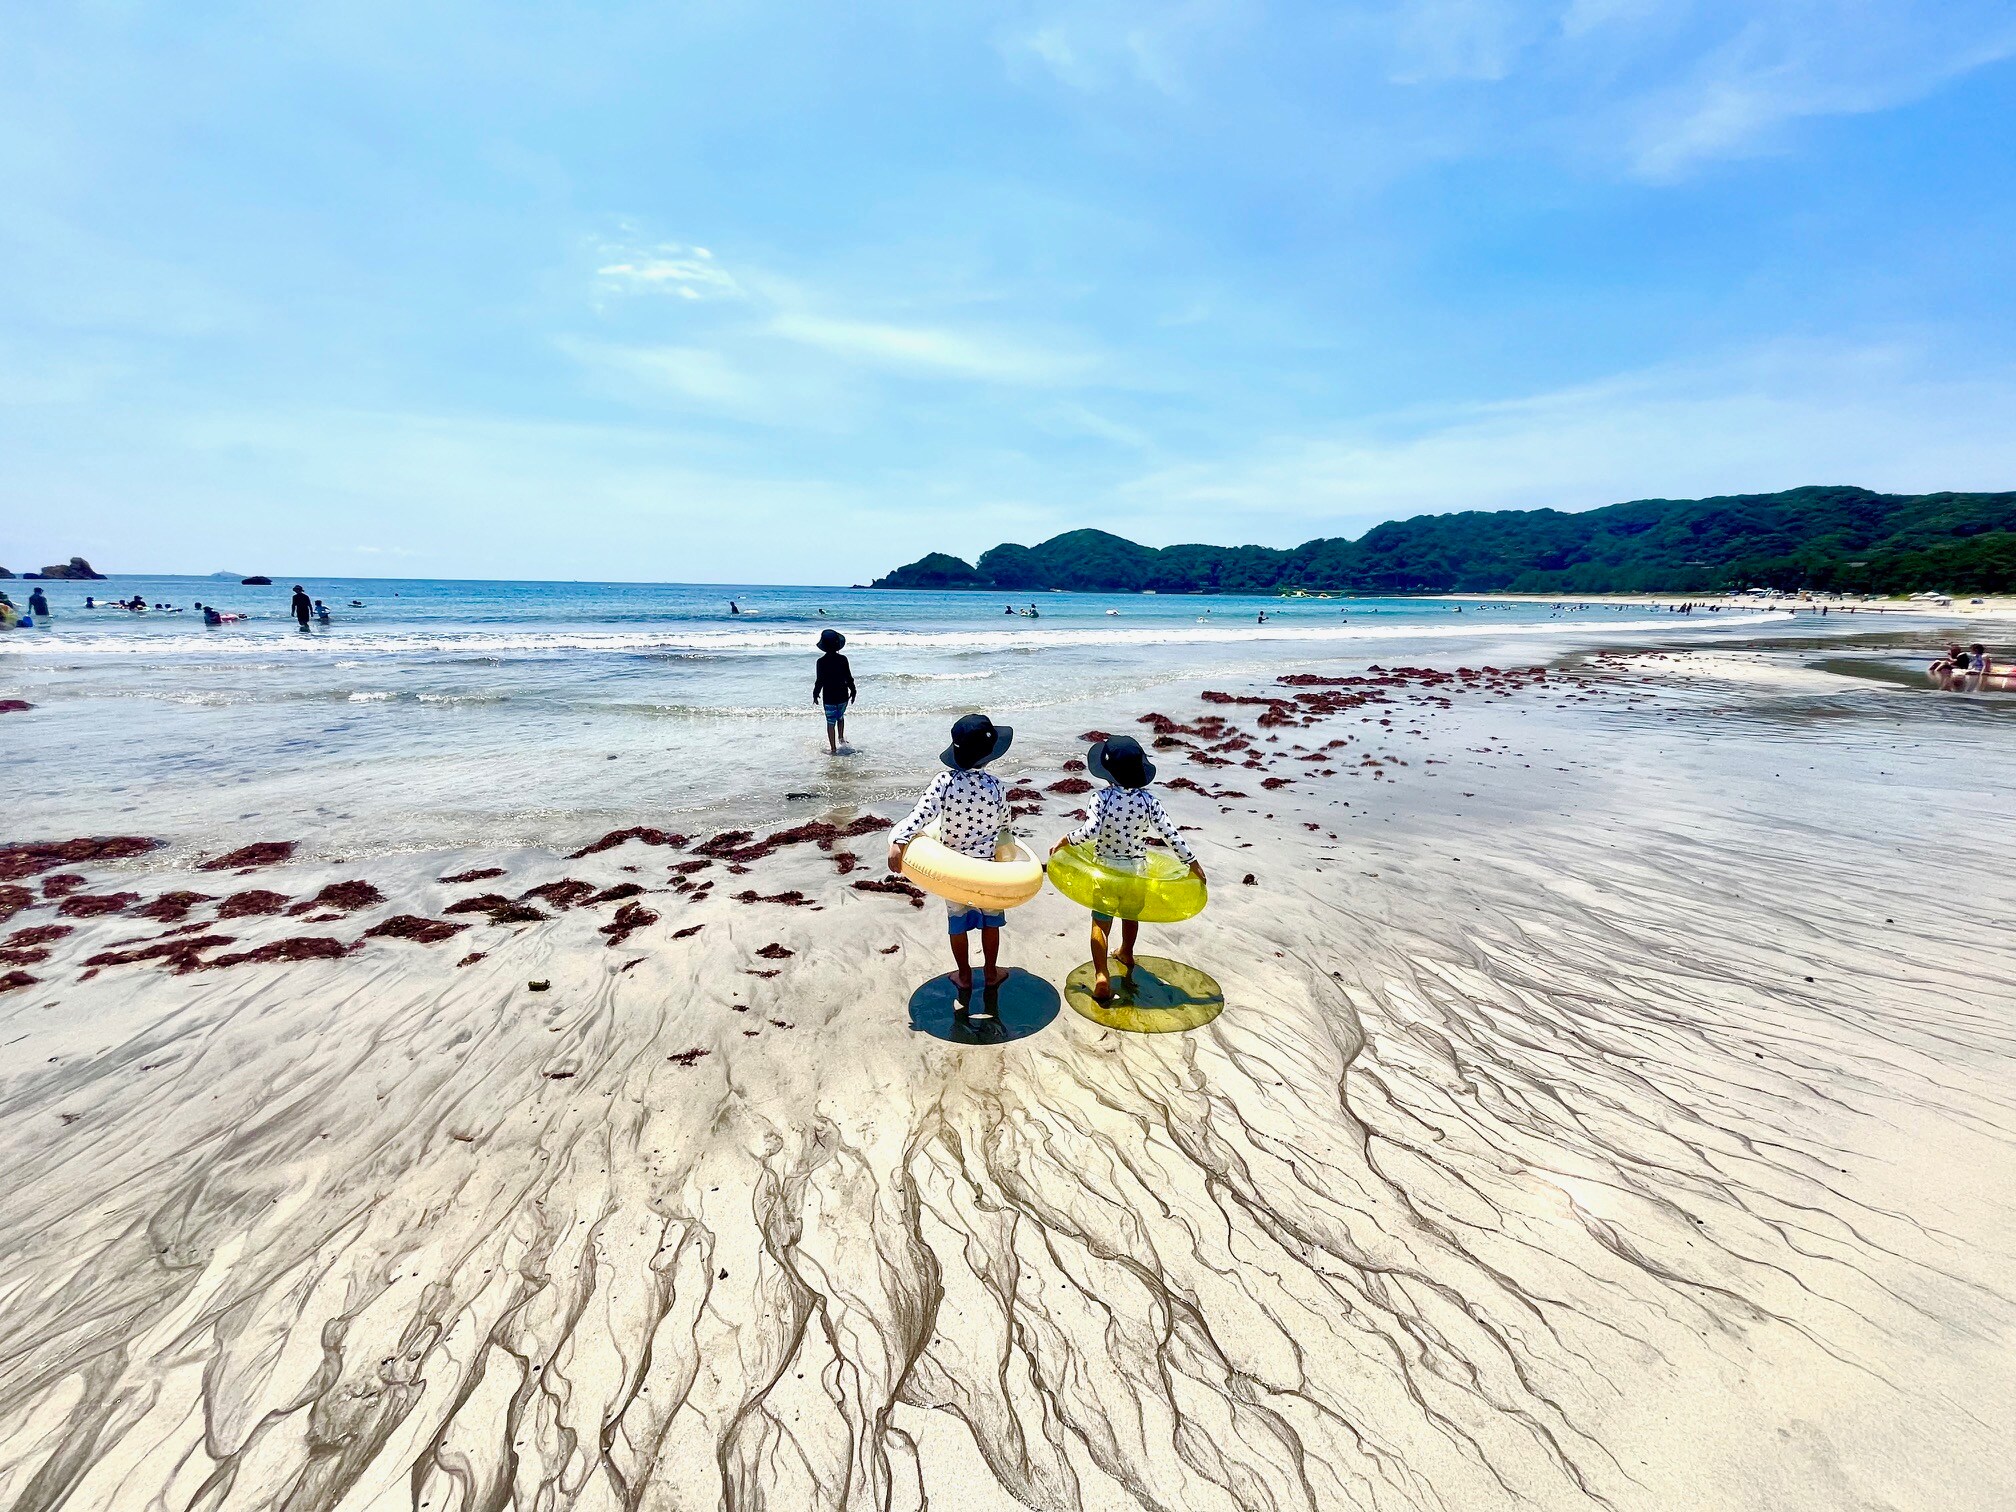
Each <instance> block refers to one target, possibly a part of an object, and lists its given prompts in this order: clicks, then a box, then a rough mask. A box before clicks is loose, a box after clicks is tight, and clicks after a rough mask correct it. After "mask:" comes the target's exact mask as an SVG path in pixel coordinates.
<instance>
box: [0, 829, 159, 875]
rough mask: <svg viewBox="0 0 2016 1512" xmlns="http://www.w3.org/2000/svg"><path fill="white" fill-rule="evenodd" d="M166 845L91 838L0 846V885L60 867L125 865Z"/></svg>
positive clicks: (133, 838)
mask: <svg viewBox="0 0 2016 1512" xmlns="http://www.w3.org/2000/svg"><path fill="white" fill-rule="evenodd" d="M165 843H166V842H165V841H161V840H149V839H147V838H146V837H145V836H143V835H90V836H85V837H83V838H81V839H77V840H39V841H27V842H24V843H22V844H19V845H0V882H18V881H20V880H21V879H22V878H23V877H33V876H37V875H39V874H40V873H42V872H45V871H53V870H55V869H56V868H57V867H59V866H76V865H79V864H81V863H83V862H87V861H124V860H126V859H128V858H129V857H132V856H144V855H145V854H146V853H147V852H148V851H151V850H159V849H160V848H161V847H162V845H163V844H165Z"/></svg>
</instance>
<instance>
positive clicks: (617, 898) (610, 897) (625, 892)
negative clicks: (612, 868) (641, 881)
mask: <svg viewBox="0 0 2016 1512" xmlns="http://www.w3.org/2000/svg"><path fill="white" fill-rule="evenodd" d="M643 891H644V889H643V888H642V887H639V886H638V885H637V884H636V883H635V882H618V883H617V884H616V885H615V886H614V887H605V888H603V889H602V891H600V892H599V893H597V894H595V896H594V897H592V898H590V899H589V900H588V901H589V903H590V904H591V905H594V906H597V907H599V906H600V905H602V904H604V903H620V902H622V901H623V900H624V899H625V898H634V897H636V896H638V895H639V894H640V893H642V892H643Z"/></svg>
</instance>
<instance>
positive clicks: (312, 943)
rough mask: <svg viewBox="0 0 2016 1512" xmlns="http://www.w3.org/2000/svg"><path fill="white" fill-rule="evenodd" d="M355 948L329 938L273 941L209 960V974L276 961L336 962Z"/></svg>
mask: <svg viewBox="0 0 2016 1512" xmlns="http://www.w3.org/2000/svg"><path fill="white" fill-rule="evenodd" d="M356 948H357V947H356V946H355V945H345V944H344V943H343V942H342V941H341V940H332V939H330V938H329V937H328V936H327V935H295V936H293V937H292V938H289V939H285V940H272V941H269V942H268V943H266V944H264V945H261V946H259V947H257V948H256V949H253V950H241V951H239V952H237V953H236V954H235V955H224V956H218V957H216V958H215V959H214V960H210V961H205V962H204V963H203V969H204V970H205V971H216V970H218V969H220V968H222V967H225V966H264V965H270V964H272V963H274V962H293V961H336V960H341V959H342V958H343V957H344V956H347V955H348V954H350V952H351V951H353V950H355V949H356Z"/></svg>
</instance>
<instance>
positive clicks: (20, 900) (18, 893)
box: [0, 884, 35, 924]
mask: <svg viewBox="0 0 2016 1512" xmlns="http://www.w3.org/2000/svg"><path fill="white" fill-rule="evenodd" d="M34 906H35V894H33V893H32V892H30V891H28V889H27V888H25V887H14V886H11V885H5V884H0V924H4V923H6V922H7V920H9V919H11V918H13V917H14V915H16V914H17V913H19V912H21V910H22V909H24V908H33V907H34Z"/></svg>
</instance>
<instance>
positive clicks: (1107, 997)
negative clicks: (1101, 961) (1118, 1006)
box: [1092, 971, 1113, 1003]
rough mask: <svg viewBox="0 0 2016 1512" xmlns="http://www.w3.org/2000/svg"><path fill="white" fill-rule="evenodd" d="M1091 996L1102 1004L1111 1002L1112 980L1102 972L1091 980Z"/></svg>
mask: <svg viewBox="0 0 2016 1512" xmlns="http://www.w3.org/2000/svg"><path fill="white" fill-rule="evenodd" d="M1092 996H1093V997H1095V998H1097V999H1098V1000H1099V1001H1100V1002H1102V1003H1108V1002H1111V1001H1112V1000H1113V980H1112V978H1111V977H1109V976H1107V975H1106V973H1105V972H1103V971H1102V972H1100V973H1099V974H1098V975H1097V976H1095V977H1094V978H1092Z"/></svg>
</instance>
